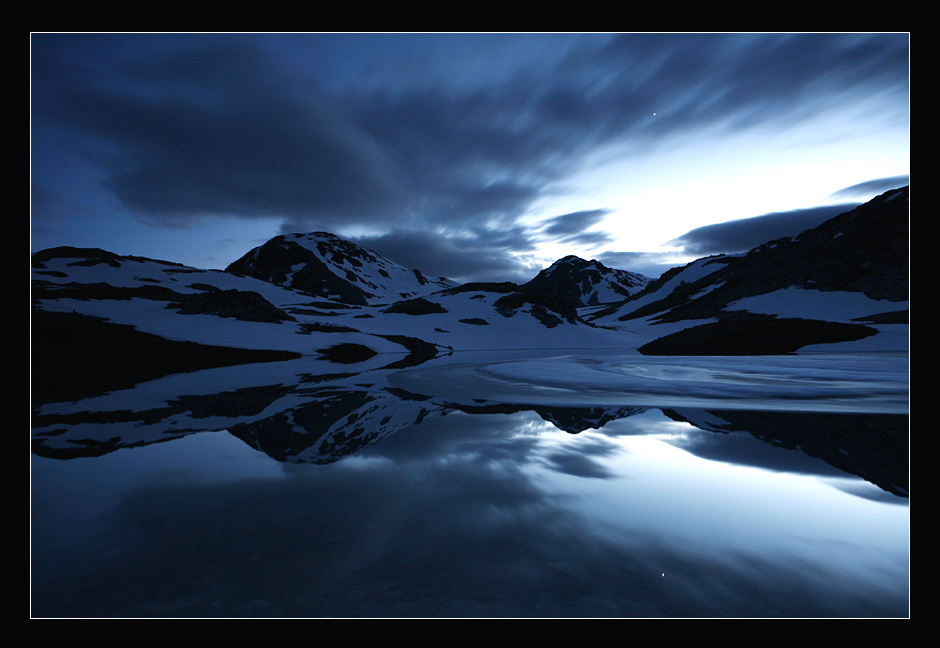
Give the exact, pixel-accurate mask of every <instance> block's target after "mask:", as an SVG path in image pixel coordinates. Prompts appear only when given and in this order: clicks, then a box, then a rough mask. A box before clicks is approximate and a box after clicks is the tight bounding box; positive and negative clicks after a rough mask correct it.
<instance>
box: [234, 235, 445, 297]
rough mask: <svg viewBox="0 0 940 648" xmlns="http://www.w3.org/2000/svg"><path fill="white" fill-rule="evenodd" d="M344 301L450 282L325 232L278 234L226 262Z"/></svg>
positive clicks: (246, 271) (428, 288)
mask: <svg viewBox="0 0 940 648" xmlns="http://www.w3.org/2000/svg"><path fill="white" fill-rule="evenodd" d="M226 271H227V272H231V273H234V274H241V275H246V276H249V277H254V278H256V279H261V280H262V281H267V282H269V283H273V284H276V285H278V286H284V287H285V288H290V289H292V290H296V291H298V292H301V293H304V294H306V295H310V296H314V297H321V298H323V299H331V300H335V301H338V302H341V303H344V304H354V305H357V306H365V305H366V304H386V303H390V302H394V301H398V300H401V299H406V298H409V297H415V296H417V295H422V294H426V293H429V292H433V291H435V290H440V289H441V288H446V287H448V286H452V285H454V284H453V282H449V281H447V280H446V279H443V278H439V279H435V280H431V279H428V278H427V277H425V276H424V275H423V274H421V271H420V270H408V269H407V268H404V267H402V266H400V265H398V264H397V263H393V262H392V261H389V260H388V259H385V258H384V257H381V256H379V255H378V254H376V253H374V252H372V251H370V250H367V249H366V248H364V247H361V246H359V245H356V244H355V243H352V242H350V241H346V240H344V239H341V238H339V237H338V236H335V235H333V234H329V233H327V232H314V233H312V234H290V235H286V236H277V237H275V238H273V239H271V240H270V241H268V242H267V243H265V244H264V245H261V246H260V247H257V248H255V249H253V250H251V251H250V252H248V253H247V254H245V256H243V257H242V258H240V259H238V260H237V261H235V262H234V263H232V264H231V265H229V266H228V267H227V268H226Z"/></svg>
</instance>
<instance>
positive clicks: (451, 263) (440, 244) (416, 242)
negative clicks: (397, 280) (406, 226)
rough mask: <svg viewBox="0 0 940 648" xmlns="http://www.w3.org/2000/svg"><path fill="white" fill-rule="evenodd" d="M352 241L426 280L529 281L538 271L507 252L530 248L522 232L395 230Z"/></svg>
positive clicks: (356, 238)
mask: <svg viewBox="0 0 940 648" xmlns="http://www.w3.org/2000/svg"><path fill="white" fill-rule="evenodd" d="M354 240H355V242H356V243H358V244H359V245H362V246H364V247H366V248H369V249H370V250H374V251H375V252H377V253H379V254H381V255H382V256H384V257H386V258H388V259H391V260H392V261H394V262H396V263H398V264H400V265H403V266H405V267H406V268H417V269H419V270H421V272H422V273H424V274H425V275H427V276H429V277H439V276H444V277H447V278H448V279H451V280H453V281H458V282H466V281H516V282H526V281H528V280H530V279H531V278H532V277H533V276H535V274H536V273H537V272H538V271H539V270H540V269H541V268H534V267H532V266H531V265H529V264H527V263H525V262H523V261H521V260H519V259H518V258H517V257H515V256H513V255H512V254H510V251H512V250H517V249H520V248H522V249H526V246H528V247H531V243H529V242H528V240H527V239H526V237H525V235H524V234H523V233H522V232H519V231H517V232H502V233H501V232H490V233H485V232H476V233H471V234H470V235H468V236H464V237H456V236H444V235H440V234H434V233H431V232H428V231H417V230H403V229H396V230H393V231H391V232H389V233H387V234H383V235H381V236H361V237H355V238H354Z"/></svg>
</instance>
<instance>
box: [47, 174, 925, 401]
mask: <svg viewBox="0 0 940 648" xmlns="http://www.w3.org/2000/svg"><path fill="white" fill-rule="evenodd" d="M908 212H909V190H908V188H907V187H904V188H901V189H898V190H895V191H891V192H887V193H885V194H883V195H881V196H878V197H877V198H875V199H873V200H871V201H870V202H869V203H866V204H865V205H861V206H859V207H858V208H856V209H853V210H851V211H849V212H846V213H844V214H841V215H839V216H837V217H835V218H833V219H831V220H829V221H827V222H825V223H823V224H822V225H820V226H818V227H816V228H813V229H810V230H807V231H804V232H802V233H801V234H800V235H798V236H796V237H792V238H785V239H778V240H776V241H771V242H769V243H766V244H764V245H761V246H759V247H757V248H755V249H753V250H751V251H750V252H748V253H746V254H741V255H735V256H715V257H708V258H704V259H699V260H697V261H695V262H693V263H690V264H688V265H686V266H683V267H680V268H675V269H673V270H670V271H669V272H667V273H665V274H664V275H663V276H662V277H660V278H659V279H657V280H655V281H652V280H648V279H646V278H645V277H640V276H639V275H636V274H633V273H629V272H625V271H619V270H613V269H610V268H606V267H604V266H603V265H602V264H600V263H598V262H596V261H584V260H582V259H578V258H577V257H565V258H563V259H561V260H559V261H558V262H556V263H555V264H553V265H552V266H551V267H550V268H548V269H546V270H544V271H542V272H540V273H539V274H538V275H537V276H536V277H534V278H533V279H532V280H531V281H529V282H528V283H526V284H523V285H518V284H514V283H510V282H503V283H468V284H462V285H456V284H454V283H453V282H449V281H447V280H445V279H436V280H431V279H428V278H427V277H425V276H424V275H423V274H421V272H420V271H419V270H408V269H406V268H404V267H402V266H400V265H398V264H395V263H393V262H392V261H389V260H388V259H384V258H382V257H381V256H379V255H377V254H375V253H374V252H371V251H369V250H366V249H364V248H362V247H360V246H357V245H355V244H353V243H351V242H349V241H345V240H343V239H341V238H339V237H337V236H334V235H332V234H327V233H322V232H317V233H313V234H294V235H289V236H278V237H275V238H274V239H272V240H271V241H269V242H267V243H265V244H264V245H262V246H260V247H258V248H255V249H254V250H251V251H250V252H248V253H247V254H245V255H244V256H243V257H242V258H241V259H239V260H238V261H236V262H235V263H233V264H231V265H230V266H229V267H228V268H227V269H226V270H225V271H223V270H201V269H197V268H191V267H187V266H184V265H181V264H178V263H172V262H168V261H160V260H155V259H147V258H143V257H135V256H121V255H118V254H115V253H113V252H108V251H106V250H100V249H88V248H72V247H60V248H53V249H49V250H43V251H41V252H38V253H36V254H34V255H32V258H31V262H32V267H33V271H32V281H31V298H32V303H33V307H32V314H31V329H30V331H31V335H32V341H31V342H32V350H31V361H32V371H33V393H34V397H37V398H39V399H40V400H50V399H63V398H72V399H75V398H81V397H84V396H85V395H87V393H88V392H91V391H95V390H99V391H100V390H111V389H122V388H126V387H127V386H128V385H134V384H138V383H140V382H142V381H145V380H153V379H154V378H155V377H158V376H159V375H165V374H169V373H173V372H184V371H195V370H200V369H204V368H209V367H220V366H230V365H236V364H243V363H247V362H252V363H267V362H271V361H282V360H283V359H285V358H302V357H315V358H323V359H327V360H329V361H331V362H333V363H338V364H340V365H344V366H345V365H348V366H349V367H350V368H351V370H354V371H360V370H361V369H362V367H364V366H369V367H380V368H385V369H387V370H389V371H392V370H397V369H400V368H404V367H413V366H416V365H418V364H421V363H424V362H427V361H429V360H432V359H436V358H440V357H442V356H444V355H446V354H450V353H453V352H456V351H484V350H487V351H493V350H498V351H499V352H500V353H505V352H510V351H512V352H514V353H518V352H521V351H526V352H528V351H529V350H539V351H545V350H552V349H555V350H562V349H564V350H578V349H581V350H586V351H591V352H593V351H595V350H599V349H604V350H617V351H618V352H622V353H633V354H636V353H640V354H645V355H676V354H680V355H728V354H732V355H742V354H744V355H746V354H751V355H754V354H787V353H795V352H797V351H800V352H804V351H815V350H853V351H854V350H862V351H865V350H891V351H904V350H906V349H907V347H908V339H907V338H908V325H907V322H908V293H909V278H908V277H909V274H908V264H909V241H908V236H909V225H908V218H909V213H908ZM644 283H645V284H646V285H645V287H643V284H644ZM624 293H627V294H628V295H627V296H626V297H625V298H623V299H621V300H620V301H617V302H612V303H608V305H606V307H605V306H603V303H604V302H605V301H607V300H610V299H613V298H615V296H616V297H623V294H624ZM593 303H598V304H599V306H597V307H593V308H590V309H581V310H580V311H579V310H578V308H579V305H581V304H593ZM579 312H580V314H579ZM102 367H107V369H106V370H103V369H102Z"/></svg>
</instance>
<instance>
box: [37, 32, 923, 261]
mask: <svg viewBox="0 0 940 648" xmlns="http://www.w3.org/2000/svg"><path fill="white" fill-rule="evenodd" d="M370 57H371V58H370ZM31 63H32V79H33V87H32V90H33V118H34V125H33V129H34V133H35V134H36V136H37V137H38V139H43V138H44V137H45V136H46V135H47V134H48V133H56V134H58V133H60V132H67V133H69V136H70V138H71V139H69V140H68V141H72V142H81V147H80V148H77V149H76V150H75V151H72V155H77V156H79V157H81V158H82V159H83V160H84V161H86V162H88V163H90V164H92V165H93V166H94V167H95V168H96V169H97V171H98V173H99V175H100V176H101V177H102V178H103V180H102V183H103V186H104V187H105V188H106V189H107V191H108V192H110V194H111V195H112V196H113V197H114V198H115V199H116V200H117V201H118V202H119V204H120V205H122V206H123V207H124V208H125V209H126V210H127V211H128V212H129V213H131V214H133V215H134V216H136V217H138V218H143V219H145V220H146V221H147V222H149V223H150V224H151V225H155V226H167V227H170V226H179V225H181V224H182V225H186V224H195V223H197V222H199V221H200V220H201V219H204V218H206V217H207V216H211V217H223V218H237V219H241V220H255V221H257V220H271V221H276V222H280V223H282V224H284V226H285V227H286V226H289V227H291V228H300V229H308V230H309V229H330V230H332V231H338V232H348V233H349V235H351V236H352V235H355V233H356V232H359V234H358V236H366V237H367V238H371V240H373V241H375V242H377V243H381V244H387V245H388V246H389V248H392V247H395V248H398V249H401V250H402V251H404V249H405V246H404V245H403V244H402V240H403V237H404V232H408V231H410V232H421V233H423V234H424V239H423V240H424V242H425V243H429V242H432V243H433V245H431V246H430V247H428V248H426V249H427V250H428V256H429V258H433V252H435V251H436V252H443V251H445V250H450V251H451V252H457V251H466V250H473V251H477V252H479V251H481V250H482V249H483V247H484V246H487V245H492V244H493V239H494V236H493V232H494V231H497V230H499V231H503V232H509V233H511V234H512V237H513V238H514V239H515V242H516V244H519V245H521V246H522V248H510V247H509V246H508V244H507V245H501V244H499V243H497V244H495V246H494V247H491V248H490V250H492V251H493V252H494V253H499V254H503V255H508V254H509V253H510V252H511V251H512V250H513V249H515V250H518V249H525V247H526V246H529V247H531V246H532V245H533V244H534V242H535V241H536V240H538V239H539V237H546V236H548V237H557V239H558V240H559V241H560V242H565V243H571V244H583V245H594V246H600V245H603V244H607V243H609V242H610V241H611V240H612V239H611V237H610V236H609V234H607V233H606V232H604V231H603V230H602V229H600V228H598V227H596V226H598V225H599V224H600V223H601V219H602V216H603V215H604V214H606V213H607V211H606V208H604V207H601V208H598V209H591V210H581V211H576V212H571V213H568V214H565V215H563V216H557V217H554V218H552V219H550V220H549V221H548V222H547V223H544V224H538V225H533V226H531V227H528V226H523V225H522V223H523V220H522V219H523V217H525V216H526V215H527V214H530V213H531V212H532V210H533V209H534V208H535V206H536V205H538V204H540V201H544V200H546V199H547V198H549V197H556V196H558V195H559V194H563V193H564V192H565V186H566V182H567V180H568V179H569V178H571V177H572V176H574V175H575V174H577V173H579V172H582V171H584V170H585V169H586V168H588V167H587V165H588V163H589V160H591V159H593V158H592V156H594V155H595V154H597V152H598V151H602V152H603V151H608V152H609V151H611V150H616V151H619V153H618V154H621V155H641V154H642V155H646V154H649V153H650V152H651V151H653V150H655V149H657V148H658V147H660V146H668V145H669V143H670V142H675V141H678V140H681V139H682V138H684V137H687V136H688V135H689V134H691V133H695V132H700V129H702V128H706V129H711V130H714V131H718V132H739V131H740V130H741V129H758V130H760V129H767V130H774V129H780V128H782V127H783V126H786V125H792V124H794V123H799V122H800V121H803V120H807V119H810V118H814V117H818V116H819V115H820V114H824V113H826V112H827V111H831V112H833V113H838V111H839V110H840V109H841V107H842V105H843V103H844V101H845V100H846V99H848V100H853V99H855V98H857V97H889V98H890V97H892V96H906V94H907V91H908V89H907V78H908V75H907V69H908V42H907V37H906V36H905V35H891V34H888V35H877V34H876V35H855V34H851V35H838V34H835V35H818V34H797V35H786V34H783V35H735V34H729V35H722V34H614V35H600V34H598V35H594V34H592V35H577V34H564V35H551V34H546V35H539V34H533V35H518V36H517V35H493V34H480V35H477V34H440V35H395V34H384V35H371V34H362V35H356V34H349V35H331V34H326V35H318V34H311V35H303V34H298V35H259V36H251V35H247V36H239V35H185V34H183V35H107V34H105V35H100V34H99V35H81V34H79V35H56V34H48V35H37V36H35V37H34V39H33V48H32V60H31ZM870 109H871V110H878V109H879V108H878V106H877V105H874V104H873V105H871V106H870ZM654 112H655V113H656V117H655V118H653V116H652V115H653V113H654ZM878 117H879V120H880V123H882V124H883V123H885V122H886V121H887V120H895V119H897V117H896V115H895V114H894V113H890V112H889V113H885V114H883V115H879V116H878ZM49 139H53V138H52V137H49ZM55 139H56V140H57V141H60V140H62V139H63V138H55ZM44 159H45V158H44V157H43V156H40V157H39V162H37V164H36V170H37V175H38V176H40V177H39V178H38V179H37V182H40V183H41V182H42V181H43V178H44V177H45V175H46V174H47V172H51V170H52V169H51V166H47V165H45V164H44V162H43V160H44ZM287 224H289V225H287ZM592 227H594V229H589V228H592ZM363 231H368V232H370V233H369V234H367V235H363V234H362V233H361V232H363ZM436 237H455V238H453V240H451V241H450V242H449V243H446V244H445V243H444V242H443V238H440V239H438V238H436ZM418 238H420V237H418ZM693 238H698V237H697V236H696V237H693ZM690 241H691V239H690ZM698 244H699V245H702V244H704V241H699V243H698ZM690 245H691V243H690ZM450 258H451V259H452V260H453V261H454V263H455V264H456V265H455V266H454V267H453V269H454V270H457V269H458V266H459V265H460V264H461V263H462V259H463V256H462V255H461V254H459V253H455V254H453V255H452V256H451V257H450ZM441 260H442V261H443V257H442V259H441ZM513 264H514V262H513V261H511V259H510V257H509V256H504V260H503V261H502V263H496V262H495V261H494V267H496V266H499V265H503V266H512V265H513ZM515 267H516V269H519V267H520V266H518V264H516V266H515ZM441 269H445V268H444V267H443V265H442V267H441ZM442 274H448V273H446V272H444V273H442ZM449 274H454V272H451V273H449Z"/></svg>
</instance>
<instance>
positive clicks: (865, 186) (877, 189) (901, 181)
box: [830, 175, 911, 200]
mask: <svg viewBox="0 0 940 648" xmlns="http://www.w3.org/2000/svg"><path fill="white" fill-rule="evenodd" d="M910 182H911V178H910V176H907V175H901V176H893V177H891V178H879V179H878V180H869V181H868V182H860V183H858V184H855V185H852V186H851V187H845V188H844V189H839V191H837V192H835V193H834V194H832V195H831V196H830V198H838V199H841V200H847V199H855V200H869V199H871V198H873V197H875V196H878V195H880V194H883V193H884V192H886V191H890V190H892V189H898V188H900V187H903V186H905V185H908V184H910Z"/></svg>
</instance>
